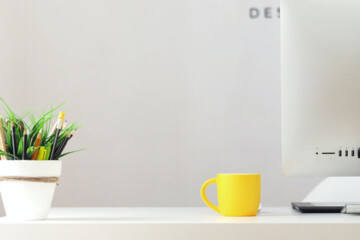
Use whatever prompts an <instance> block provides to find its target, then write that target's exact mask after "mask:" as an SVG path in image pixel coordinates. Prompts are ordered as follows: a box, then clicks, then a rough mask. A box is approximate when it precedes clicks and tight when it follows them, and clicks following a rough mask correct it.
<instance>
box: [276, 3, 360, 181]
mask: <svg viewBox="0 0 360 240" xmlns="http://www.w3.org/2000/svg"><path fill="white" fill-rule="evenodd" d="M281 108H282V110H281V111H282V113H281V114H282V116H281V127H282V129H281V131H282V133H281V135H282V140H281V141H282V168H283V172H284V174H285V175H288V176H358V175H359V174H360V1H359V0H282V1H281Z"/></svg>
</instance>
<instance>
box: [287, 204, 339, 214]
mask: <svg viewBox="0 0 360 240" xmlns="http://www.w3.org/2000/svg"><path fill="white" fill-rule="evenodd" d="M291 205H292V207H293V209H295V210H296V211H299V212H301V213H341V210H342V209H343V208H344V207H345V203H311V202H293V203H291Z"/></svg>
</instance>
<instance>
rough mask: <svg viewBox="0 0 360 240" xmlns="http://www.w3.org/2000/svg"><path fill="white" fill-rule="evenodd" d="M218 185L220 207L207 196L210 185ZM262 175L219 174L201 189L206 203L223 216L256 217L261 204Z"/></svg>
mask: <svg viewBox="0 0 360 240" xmlns="http://www.w3.org/2000/svg"><path fill="white" fill-rule="evenodd" d="M212 183H216V184H217V195H218V202H219V206H215V205H214V204H212V203H211V202H210V201H209V200H208V199H207V197H206V195H205V190H206V188H207V186H208V185H209V184H212ZM260 192H261V179H260V174H218V175H217V177H216V178H212V179H209V180H207V181H206V182H205V183H204V184H203V185H202V187H201V198H202V200H203V201H204V203H205V204H206V205H207V206H208V207H210V208H211V209H213V210H214V211H216V212H218V213H221V214H222V215H223V216H256V214H257V212H258V209H259V204H260Z"/></svg>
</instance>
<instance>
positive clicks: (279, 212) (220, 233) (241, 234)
mask: <svg viewBox="0 0 360 240" xmlns="http://www.w3.org/2000/svg"><path fill="white" fill-rule="evenodd" d="M225 238H226V240H228V239H244V240H245V239H246V240H251V239H327V240H331V239H343V238H346V239H360V215H348V214H300V213H297V212H295V211H293V210H292V209H291V208H264V209H263V210H262V211H261V212H260V213H259V214H258V216H256V217H222V216H220V215H219V214H217V213H216V212H214V211H212V210H210V209H209V208H189V207H183V208H53V209H51V211H50V214H49V218H48V219H47V220H41V221H13V220H9V219H7V218H6V217H2V218H0V239H1V240H3V239H4V240H5V239H11V240H12V239H16V240H21V239H27V240H32V239H34V240H35V239H36V240H42V239H51V240H57V239H86V240H89V239H137V240H139V239H157V240H158V239H169V240H170V239H225Z"/></svg>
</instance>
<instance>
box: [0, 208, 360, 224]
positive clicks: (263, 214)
mask: <svg viewBox="0 0 360 240" xmlns="http://www.w3.org/2000/svg"><path fill="white" fill-rule="evenodd" d="M10 223H16V224H19V223H23V224H67V223H72V224H74V223H80V224H81V223H118V224H137V223H158V224H176V223H183V224H184V223H185V224H193V223H203V224H216V223H217V224H222V223H238V224H244V223H250V224H282V223H286V224H288V223H298V224H302V223H314V224H316V223H356V224H360V215H350V214H309V213H305V214H304V213H298V212H296V211H294V210H293V209H291V208H290V207H288V208H285V207H280V208H264V209H262V210H261V211H260V213H259V214H258V216H256V217H223V216H221V215H220V214H218V213H216V212H214V211H212V210H211V209H209V208H205V207H178V208H146V207H142V208H52V209H51V210H50V214H49V218H48V219H47V220H40V221H15V220H9V219H7V218H6V217H2V218H0V224H10Z"/></svg>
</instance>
